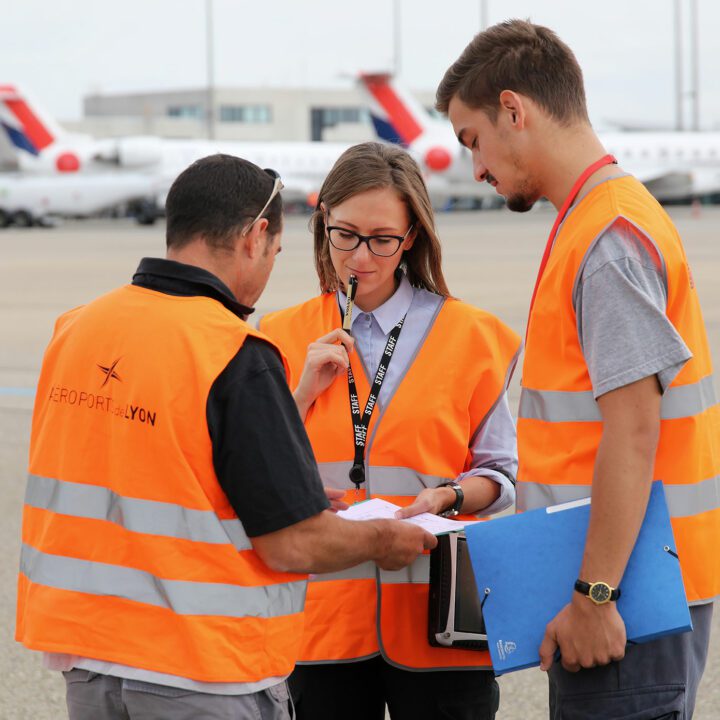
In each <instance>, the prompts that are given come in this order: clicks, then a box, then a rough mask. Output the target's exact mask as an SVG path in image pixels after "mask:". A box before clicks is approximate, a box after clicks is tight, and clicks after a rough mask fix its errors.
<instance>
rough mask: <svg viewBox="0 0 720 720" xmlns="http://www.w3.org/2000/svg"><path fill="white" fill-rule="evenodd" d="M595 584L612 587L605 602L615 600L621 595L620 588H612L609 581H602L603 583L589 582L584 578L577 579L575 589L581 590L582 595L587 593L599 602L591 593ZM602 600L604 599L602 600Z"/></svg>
mask: <svg viewBox="0 0 720 720" xmlns="http://www.w3.org/2000/svg"><path fill="white" fill-rule="evenodd" d="M594 585H603V586H605V587H606V588H609V589H610V591H611V592H610V596H609V597H608V598H607V600H605V602H614V601H615V600H617V599H618V598H619V597H620V588H611V587H610V585H608V584H607V583H604V582H601V583H597V582H595V583H589V582H585V581H584V580H580V579H578V580H576V581H575V590H576V592H579V593H580V594H581V595H587V596H588V597H589V598H590V599H591V600H593V601H594V602H597V600H594V598H593V596H592V595H591V591H592V588H593V586H594ZM601 602H602V601H601Z"/></svg>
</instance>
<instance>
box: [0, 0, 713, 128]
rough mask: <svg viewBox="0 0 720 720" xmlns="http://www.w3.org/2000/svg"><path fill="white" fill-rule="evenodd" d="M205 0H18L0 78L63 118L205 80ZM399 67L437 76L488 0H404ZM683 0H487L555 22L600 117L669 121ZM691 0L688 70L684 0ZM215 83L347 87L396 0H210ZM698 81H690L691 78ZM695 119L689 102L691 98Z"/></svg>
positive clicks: (707, 104)
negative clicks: (115, 98) (109, 97)
mask: <svg viewBox="0 0 720 720" xmlns="http://www.w3.org/2000/svg"><path fill="white" fill-rule="evenodd" d="M207 1H208V0H123V2H122V3H119V2H114V3H110V2H106V1H105V2H104V1H103V0H63V2H54V3H53V2H48V0H21V1H20V2H14V3H6V4H5V7H4V8H3V22H2V26H3V40H2V43H1V44H0V68H2V76H0V84H3V83H12V84H15V85H21V86H22V87H24V88H27V89H28V90H29V91H31V92H32V94H33V96H34V97H35V98H36V99H39V100H40V101H41V102H42V104H43V106H44V107H45V109H46V110H48V111H49V112H50V113H52V114H53V115H55V116H56V117H57V118H58V119H59V120H60V121H62V120H77V119H79V118H81V117H82V98H83V96H84V95H86V94H88V93H94V92H103V93H108V94H111V93H117V92H134V91H150V90H166V89H183V88H197V87H201V86H204V85H205V83H206V79H207V64H206V22H205V21H206V13H205V9H206V3H207ZM396 1H397V2H398V3H399V7H400V11H399V15H400V23H399V25H400V32H399V38H400V42H399V53H398V56H399V61H400V63H399V64H400V73H399V78H400V80H401V81H402V82H403V83H404V84H405V85H407V86H408V87H409V88H411V89H424V90H434V89H435V87H436V86H437V84H438V82H439V81H440V79H441V78H442V76H443V73H444V72H445V70H446V69H447V68H448V66H449V65H450V64H452V62H453V61H454V60H455V59H456V58H457V56H458V55H459V54H460V52H461V51H462V50H463V48H464V47H465V45H466V44H467V43H468V42H469V41H470V40H471V39H472V37H473V35H474V34H475V33H476V32H477V31H478V30H479V29H480V15H481V11H480V8H481V2H480V0H443V1H442V2H440V1H439V0H396ZM675 2H676V0H602V2H587V1H583V0H574V1H571V0H524V1H523V0H487V2H486V7H487V18H488V21H489V22H490V24H493V23H496V22H500V21H502V20H506V19H508V18H513V17H521V18H530V19H531V20H532V21H533V22H536V23H540V24H543V25H547V26H549V27H551V28H552V29H553V30H555V31H556V32H557V33H558V34H559V35H560V37H561V38H562V39H563V40H565V42H567V43H568V44H569V45H570V47H571V48H572V49H573V50H574V52H575V54H576V55H577V57H578V60H579V61H580V64H581V66H582V67H583V71H584V74H585V84H586V90H587V96H588V104H589V110H590V116H591V119H592V120H593V123H594V124H595V125H596V126H598V127H600V128H603V127H607V126H608V123H611V122H613V121H614V122H621V123H634V124H640V125H644V126H650V127H668V128H669V127H672V126H673V124H674V122H675V65H674V58H675V43H674V29H673V28H674V12H675ZM679 2H680V3H681V6H682V7H683V26H684V30H685V32H684V43H685V48H684V49H685V64H684V65H685V75H686V76H687V78H688V79H689V75H690V62H689V52H688V50H689V32H688V27H689V22H688V17H689V11H688V8H689V6H690V2H691V0H679ZM696 3H697V8H698V17H699V19H700V22H699V28H700V29H699V42H698V47H699V56H700V63H699V67H700V73H699V75H700V82H699V90H700V126H701V129H715V130H720V83H719V82H718V81H717V76H716V73H717V68H718V67H720V46H719V45H718V43H717V42H716V35H717V32H718V29H720V3H717V2H715V0H696ZM212 7H213V37H214V58H215V84H216V85H217V86H230V87H244V86H267V85H269V86H277V87H287V86H290V87H349V86H350V85H351V82H352V80H351V77H352V76H353V75H354V74H355V73H357V72H358V71H360V70H365V71H368V70H387V69H391V68H392V67H393V58H394V55H395V51H394V40H393V38H394V36H395V33H394V22H393V18H394V13H393V7H394V5H393V0H361V1H358V0H353V1H349V0H269V1H266V2H259V1H258V0H252V1H250V0H212ZM689 87H690V84H689V82H687V84H686V88H688V89H689ZM685 118H686V122H687V123H689V122H690V103H689V101H688V100H686V102H685Z"/></svg>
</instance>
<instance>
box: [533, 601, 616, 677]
mask: <svg viewBox="0 0 720 720" xmlns="http://www.w3.org/2000/svg"><path fill="white" fill-rule="evenodd" d="M625 643H626V635H625V623H624V622H623V619H622V618H621V617H620V613H619V612H618V610H617V607H616V604H615V603H614V602H609V603H606V604H604V605H595V604H594V603H593V602H592V600H590V598H587V597H585V596H583V595H580V594H579V593H575V594H574V596H573V599H572V601H571V602H570V603H568V604H567V605H566V606H565V607H564V608H563V609H562V610H561V611H560V612H559V613H558V614H557V615H556V616H555V617H554V618H553V619H552V620H551V621H550V622H549V623H548V626H547V628H546V629H545V637H544V638H543V641H542V644H541V645H540V669H541V670H545V671H547V670H549V669H550V667H551V666H552V664H553V659H554V657H555V651H556V650H558V649H559V650H560V655H561V661H562V666H563V667H564V668H565V669H566V670H568V671H569V672H577V671H578V670H580V668H592V667H596V666H598V665H607V664H608V663H609V662H612V661H613V660H622V659H623V657H624V656H625Z"/></svg>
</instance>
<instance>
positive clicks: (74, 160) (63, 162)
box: [55, 152, 80, 172]
mask: <svg viewBox="0 0 720 720" xmlns="http://www.w3.org/2000/svg"><path fill="white" fill-rule="evenodd" d="M55 167H56V168H57V169H58V172H77V171H78V170H79V169H80V160H79V158H78V156H77V155H76V154H75V153H71V152H65V153H61V154H60V155H58V156H57V160H56V161H55Z"/></svg>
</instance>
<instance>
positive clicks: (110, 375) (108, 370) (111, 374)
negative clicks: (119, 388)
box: [98, 358, 122, 387]
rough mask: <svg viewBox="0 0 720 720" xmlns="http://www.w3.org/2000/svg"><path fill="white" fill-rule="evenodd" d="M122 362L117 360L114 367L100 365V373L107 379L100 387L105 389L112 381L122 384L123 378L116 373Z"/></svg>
mask: <svg viewBox="0 0 720 720" xmlns="http://www.w3.org/2000/svg"><path fill="white" fill-rule="evenodd" d="M119 362H120V358H118V359H117V360H115V362H114V363H113V364H112V365H107V366H106V365H99V364H98V368H100V372H101V373H102V374H103V375H105V379H104V380H103V383H102V385H101V386H100V387H105V386H106V385H107V384H108V382H110V380H117V381H118V382H122V378H121V377H120V376H119V375H118V374H117V373H116V372H115V368H116V367H117V364H118V363H119Z"/></svg>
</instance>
